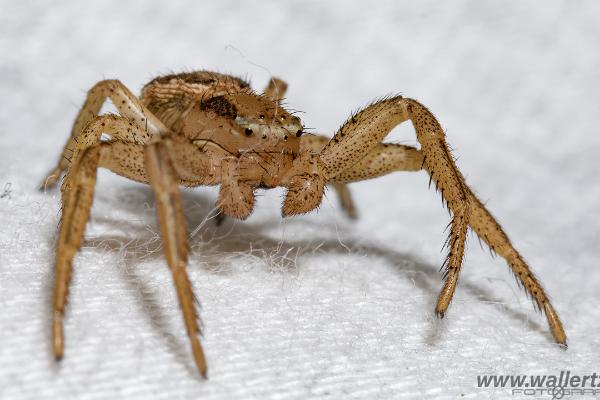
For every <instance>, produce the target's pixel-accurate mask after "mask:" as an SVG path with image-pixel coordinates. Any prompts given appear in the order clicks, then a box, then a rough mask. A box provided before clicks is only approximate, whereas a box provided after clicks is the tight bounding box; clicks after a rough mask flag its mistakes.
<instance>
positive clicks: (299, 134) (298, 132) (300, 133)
mask: <svg viewBox="0 0 600 400" xmlns="http://www.w3.org/2000/svg"><path fill="white" fill-rule="evenodd" d="M303 133H304V131H303V130H302V129H298V131H297V132H296V137H300V136H302V134H303Z"/></svg>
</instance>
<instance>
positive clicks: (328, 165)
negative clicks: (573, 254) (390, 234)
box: [42, 71, 566, 377]
mask: <svg viewBox="0 0 600 400" xmlns="http://www.w3.org/2000/svg"><path fill="white" fill-rule="evenodd" d="M286 89H287V84H286V83H285V82H284V81H282V80H281V79H278V78H271V80H270V81H269V84H268V85H267V87H266V89H265V90H264V92H263V93H262V94H258V93H256V92H254V91H253V90H252V88H251V87H250V84H249V83H248V82H246V81H244V80H242V79H240V78H237V77H234V76H230V75H225V74H221V73H215V72H208V71H195V72H187V73H180V74H171V75H166V76H160V77H158V78H156V79H154V80H152V81H150V82H149V83H148V84H146V85H145V86H144V87H143V89H142V93H141V96H140V97H136V96H135V95H133V94H132V93H131V91H130V90H129V89H128V88H127V87H126V86H125V85H123V84H122V83H121V82H120V81H118V80H103V81H100V82H98V83H97V84H96V85H94V86H93V87H92V88H91V89H90V90H89V91H88V93H87V99H86V101H85V103H84V104H83V106H82V108H81V110H80V111H79V114H78V115H77V118H76V119H75V122H74V125H73V128H72V131H71V136H70V138H69V139H68V141H67V143H66V144H65V146H64V149H63V151H62V154H61V156H60V158H59V161H58V164H57V166H56V167H55V168H54V169H52V170H51V171H50V172H49V173H48V175H47V177H46V178H45V179H44V181H43V183H42V187H44V188H45V187H50V186H53V185H55V184H56V182H57V181H58V180H59V178H60V177H61V175H62V174H63V173H64V172H65V171H66V174H65V177H64V179H63V182H62V186H61V200H62V213H61V217H60V230H59V238H58V242H57V246H56V264H55V283H54V292H53V310H54V315H53V320H52V343H53V352H54V356H55V358H56V359H57V360H60V359H61V358H62V356H63V352H64V334H63V318H64V313H65V305H66V302H67V294H68V287H69V281H70V278H71V271H72V262H73V257H74V256H75V254H76V253H77V251H78V249H79V247H80V245H81V240H82V237H83V234H84V229H85V225H86V223H87V220H88V218H89V214H90V208H91V205H92V201H93V196H94V186H95V182H96V172H97V169H98V168H99V167H103V168H108V169H109V170H111V171H113V172H115V173H117V174H119V175H122V176H124V177H126V178H129V179H132V180H135V181H139V182H143V183H147V184H150V185H151V187H152V189H153V192H154V195H155V199H156V209H157V214H158V221H159V226H160V235H161V237H162V240H163V243H164V254H165V257H166V259H167V264H168V266H169V268H170V271H171V273H172V276H173V281H174V284H175V288H176V291H177V296H178V300H179V305H180V307H181V311H182V312H183V319H184V323H185V327H186V331H187V335H188V336H189V340H190V343H191V349H192V353H193V357H194V361H195V364H196V366H197V368H198V371H199V372H200V374H201V375H202V376H203V377H206V376H207V363H206V360H205V357H204V353H203V350H202V346H201V345H200V341H199V339H198V335H199V333H200V328H199V324H198V314H197V311H196V308H195V303H194V300H195V298H194V293H193V291H192V286H191V284H190V281H189V278H188V275H187V272H186V266H187V263H188V238H187V232H186V226H185V221H184V217H183V210H182V206H181V200H180V195H179V185H183V186H188V187H189V186H199V185H220V192H219V198H218V201H217V207H218V209H219V211H220V214H221V215H223V216H230V217H234V218H239V219H245V218H247V217H248V216H249V215H250V214H251V213H252V210H253V208H254V192H255V190H256V189H257V188H265V189H270V188H274V187H277V186H283V187H285V188H287V192H286V195H285V200H284V202H283V206H282V215H283V216H284V217H285V216H289V215H296V214H303V213H307V212H309V211H311V210H314V209H315V208H317V207H318V206H319V204H320V203H321V200H322V197H323V193H324V190H325V187H326V186H327V185H331V186H332V187H333V188H335V189H336V191H337V192H338V194H339V196H340V199H341V203H342V207H343V208H344V209H345V211H346V212H347V213H348V215H350V216H351V217H354V216H355V215H356V212H355V209H354V205H353V204H352V199H351V197H350V193H349V191H348V189H347V187H346V184H347V183H350V182H355V181H361V180H365V179H371V178H375V177H378V176H381V175H385V174H388V173H391V172H394V171H420V170H423V169H424V170H425V171H427V172H428V173H429V176H430V183H431V182H434V183H435V185H436V188H437V189H438V190H439V192H440V193H441V195H442V197H443V200H444V202H445V204H446V205H447V207H448V208H449V210H450V211H451V216H452V219H451V221H450V224H449V236H448V239H447V243H446V245H447V247H448V255H447V257H446V259H445V261H444V263H443V265H442V268H443V269H444V274H443V279H444V283H443V287H442V290H441V292H440V294H439V297H438V300H437V304H436V307H435V312H436V314H437V315H438V316H439V317H441V318H443V316H444V314H445V313H446V310H447V308H448V306H449V304H450V301H451V300H452V297H453V295H454V291H455V289H456V285H457V282H458V277H459V274H460V270H461V266H462V259H463V253H464V249H465V239H466V236H467V231H468V229H469V228H471V229H472V230H474V231H475V232H476V233H477V235H478V236H479V238H480V239H481V240H483V242H485V243H486V244H487V246H489V248H490V250H491V251H492V252H494V253H497V254H499V255H500V256H502V257H503V258H504V259H505V260H506V262H507V263H508V266H509V267H510V269H511V270H512V272H513V273H514V275H515V277H516V278H517V281H518V283H519V284H520V286H522V287H523V288H524V289H525V291H526V293H527V294H528V295H529V296H530V297H531V298H532V299H533V301H534V305H535V306H536V308H537V309H538V310H543V312H544V313H545V315H546V318H547V321H548V325H549V327H550V331H551V332H552V335H553V337H554V340H555V341H556V342H558V343H559V344H561V345H563V346H565V347H566V336H565V333H564V330H563V327H562V324H561V322H560V319H559V317H558V314H557V313H556V311H555V310H554V308H553V307H552V305H551V304H550V301H549V299H548V296H547V295H546V293H545V292H544V289H543V288H542V286H541V284H540V282H539V281H538V279H537V278H536V277H535V275H534V274H533V272H532V271H531V269H530V268H529V266H528V265H527V263H526V262H525V260H524V259H523V257H522V256H521V255H520V254H519V253H518V252H517V250H515V248H514V247H513V245H512V244H511V242H510V240H509V239H508V237H507V235H506V234H505V233H504V231H503V230H502V228H501V227H500V225H499V224H498V222H496V220H495V219H494V217H493V216H492V214H490V212H489V211H488V210H487V209H486V208H485V207H484V205H483V204H482V203H481V201H479V200H478V199H477V197H476V196H475V194H474V193H473V191H472V190H471V189H470V188H469V187H468V186H467V184H466V182H465V179H464V177H463V176H462V174H461V173H460V171H459V170H458V168H457V167H456V164H455V160H454V158H453V156H452V154H451V152H450V148H449V146H448V144H447V143H446V138H445V133H444V131H443V130H442V128H441V127H440V124H439V123H438V121H437V120H436V118H435V117H434V116H433V114H432V113H431V112H430V111H429V110H428V109H427V108H426V107H425V106H423V105H422V104H421V103H419V102H418V101H416V100H413V99H410V98H405V97H402V96H393V97H386V98H383V99H380V100H378V101H376V102H374V103H372V104H370V105H369V106H367V107H365V108H363V109H362V110H361V111H359V112H357V113H354V114H352V115H351V116H350V118H348V120H346V121H345V122H344V124H343V125H342V126H341V127H340V128H339V130H338V131H337V133H336V134H335V136H334V137H333V138H332V139H331V140H330V139H328V138H326V137H324V136H320V135H313V134H304V128H303V125H302V123H301V121H300V119H299V118H298V117H297V116H296V115H293V114H292V113H290V112H289V111H287V110H286V109H285V107H284V106H283V105H282V104H281V102H282V99H283V96H284V94H285V92H286ZM107 99H110V100H111V102H112V103H113V104H114V106H115V107H116V109H117V110H118V112H119V114H104V115H98V114H99V112H100V109H101V107H102V105H103V103H104V102H105V101H106V100H107ZM407 120H410V121H411V122H412V124H413V126H414V129H415V132H416V136H417V140H418V142H419V144H420V149H418V148H415V147H410V146H404V145H400V144H388V143H382V140H383V139H384V138H385V137H386V136H387V135H388V133H389V132H390V131H391V130H392V129H393V128H394V127H395V126H396V125H398V124H400V123H402V122H404V121H407Z"/></svg>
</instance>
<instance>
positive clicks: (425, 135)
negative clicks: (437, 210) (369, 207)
mask: <svg viewBox="0 0 600 400" xmlns="http://www.w3.org/2000/svg"><path fill="white" fill-rule="evenodd" d="M407 119H410V120H411V121H412V123H413V126H414V128H415V131H416V134H417V139H418V141H419V143H420V144H421V150H420V151H418V150H416V149H414V148H408V147H406V146H399V145H383V144H378V143H379V142H380V141H381V140H382V139H383V138H384V137H385V136H386V135H387V134H388V133H389V132H390V130H391V129H392V128H393V127H394V126H396V125H398V124H399V123H401V122H403V121H406V120H407ZM382 146H383V147H382ZM321 160H322V161H323V163H324V170H325V174H326V178H327V180H328V181H334V182H342V183H345V182H351V181H357V180H363V179H369V178H371V177H376V176H380V175H384V174H386V173H389V172H392V171H398V170H402V171H406V170H410V171H416V170H419V169H421V168H423V169H425V170H427V172H428V173H429V174H430V176H431V180H433V181H434V182H435V183H436V187H437V188H438V190H439V191H440V192H441V194H442V196H443V198H444V200H445V201H446V202H447V204H448V206H449V208H450V210H451V211H452V222H451V230H450V236H449V248H450V249H449V254H448V257H447V259H446V261H445V263H444V266H445V267H446V271H445V283H444V286H443V288H442V290H441V293H440V296H439V298H438V302H437V305H436V313H438V315H440V316H443V315H444V313H445V312H446V310H447V308H448V305H449V304H450V301H451V300H452V296H453V294H454V291H455V289H456V284H457V281H458V276H459V272H460V268H461V264H462V256H463V252H464V242H465V239H466V232H467V226H471V228H472V229H474V230H475V232H476V233H477V235H478V236H479V237H481V238H482V239H483V241H484V242H485V243H486V244H487V245H488V246H489V247H490V248H491V249H492V250H493V251H495V252H496V253H498V254H499V255H501V256H502V257H503V258H504V259H505V260H506V261H507V263H508V265H509V267H510V268H511V270H512V272H513V273H514V274H515V276H516V277H517V279H518V281H519V282H520V284H521V285H522V286H523V287H524V289H525V291H526V292H527V294H528V295H530V296H531V297H532V298H533V299H534V300H535V304H536V305H537V306H538V307H539V308H540V309H542V310H543V311H544V312H545V314H546V318H547V320H548V325H549V326H550V329H551V331H552V335H553V336H554V339H555V341H556V342H558V343H560V344H563V345H566V335H565V333H564V330H563V327H562V324H561V322H560V319H559V317H558V314H557V313H556V311H555V310H554V308H553V307H552V305H551V304H550V301H549V299H548V297H547V295H546V294H545V292H544V289H543V288H542V286H541V284H540V283H539V282H538V280H537V279H536V278H535V275H534V274H533V272H532V271H531V270H530V268H529V266H528V265H527V263H526V262H525V261H524V260H523V258H522V256H521V255H520V254H519V253H518V252H517V251H516V250H515V249H514V247H513V246H512V244H511V242H510V241H509V239H508V237H507V235H506V234H505V233H504V231H503V230H502V228H501V227H500V225H499V224H498V223H497V221H496V220H495V219H494V217H493V216H492V215H491V214H490V213H489V211H487V209H486V208H485V207H484V205H483V204H482V203H481V202H480V201H479V200H478V199H477V197H476V196H475V195H474V194H473V192H472V191H471V189H470V188H469V187H468V186H467V185H466V182H465V180H464V178H463V176H462V174H461V173H460V172H459V171H458V169H457V167H456V164H455V163H454V158H453V157H452V155H451V153H450V149H449V148H448V145H447V143H446V140H445V135H444V132H443V130H442V128H441V126H440V125H439V123H438V122H437V120H436V119H435V117H434V116H433V114H431V112H430V111H429V110H427V108H426V107H425V106H423V105H422V104H420V103H418V102H417V101H415V100H412V99H404V98H402V97H393V98H389V99H385V100H382V101H380V102H377V103H375V104H372V105H370V106H368V107H367V108H365V109H364V110H362V111H361V112H359V113H358V114H356V115H353V116H352V117H351V118H350V119H348V121H346V123H345V124H344V125H343V126H342V127H341V128H340V130H339V131H338V133H337V134H336V135H335V137H334V138H333V139H332V140H331V141H330V142H329V144H328V145H327V146H326V147H325V148H324V149H323V151H322V152H321ZM361 171H363V172H361Z"/></svg>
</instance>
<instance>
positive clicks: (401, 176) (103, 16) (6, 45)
mask: <svg viewBox="0 0 600 400" xmlns="http://www.w3.org/2000/svg"><path fill="white" fill-rule="evenodd" d="M1 4H2V6H1V9H2V11H1V13H0V93H1V94H2V96H1V97H0V149H1V150H2V152H1V156H0V221H1V225H2V229H0V310H1V312H0V398H1V399H11V400H12V399H15V400H16V399H42V398H44V399H45V398H48V399H50V398H53V399H75V398H77V399H106V398H115V397H116V396H118V397H122V398H130V399H146V398H157V399H189V398H198V399H207V400H208V399H235V398H240V399H305V398H314V399H402V398H449V399H454V398H457V397H463V398H477V399H479V398H486V397H489V398H503V397H510V398H514V397H511V396H510V391H509V390H508V389H502V388H496V389H493V388H486V389H484V388H478V387H477V376H478V375H482V374H557V373H559V372H560V371H561V370H571V371H572V372H573V373H579V374H590V373H592V372H595V371H594V369H596V370H597V367H598V360H599V359H600V358H599V356H600V351H599V350H598V348H599V342H600V339H599V338H598V336H597V335H598V331H599V322H598V321H599V320H600V308H599V307H598V303H599V302H600V291H599V289H598V287H599V285H600V270H599V268H598V260H599V258H600V246H599V239H600V234H599V232H600V219H599V216H598V207H599V206H600V185H599V176H600V162H599V161H598V153H599V152H600V132H599V130H598V115H599V107H600V51H599V49H600V25H599V24H598V21H599V19H600V3H599V2H597V1H579V2H566V1H564V2H561V1H545V2H539V1H520V2H512V3H506V2H504V1H496V0H493V1H486V2H481V1H475V0H472V1H467V0H463V1H453V2H438V1H420V2H398V1H383V2H378V3H377V6H374V5H367V3H366V2H361V3H359V2H356V3H355V4H354V3H351V2H347V1H341V0H340V1H333V2H323V3H322V2H316V1H315V2H311V1H309V2H305V1H290V2H276V1H273V2H269V1H260V2H259V1H253V2H235V1H228V0H222V1H220V2H218V3H217V2H214V3H209V2H202V4H201V3H200V2H194V1H188V2H184V1H181V2H175V1H173V2H165V1H156V0H152V1H145V2H127V3H126V2H122V1H116V0H104V1H102V2H75V1H73V2H66V1H55V2H44V1H28V2H9V1H1ZM509 4H510V5H509ZM194 69H209V70H216V71H220V72H226V73H232V74H235V75H240V76H245V77H247V78H248V79H250V80H251V82H252V84H253V86H254V87H255V88H257V89H259V90H260V89H262V87H263V86H264V85H265V83H266V82H267V80H268V79H269V76H270V75H276V76H280V77H282V78H284V79H286V80H287V81H288V83H289V85H290V86H289V91H288V94H287V104H288V105H289V107H291V108H294V109H298V110H302V111H303V112H304V113H303V114H301V117H302V118H303V122H304V123H305V125H306V126H307V127H310V128H314V129H315V131H317V132H321V133H324V134H327V135H330V136H331V135H333V133H334V132H335V130H336V129H337V127H339V125H340V124H341V123H342V122H343V121H344V120H345V118H347V117H348V116H349V115H350V112H351V111H353V110H357V109H358V108H359V107H361V106H364V105H365V104H368V103H369V102H370V101H372V100H373V99H376V98H378V97H380V96H383V95H386V94H391V93H402V94H404V95H406V96H410V97H414V98H416V99H418V100H419V101H421V102H422V103H424V104H425V105H427V106H428V107H429V108H430V109H431V110H432V111H433V112H434V113H435V115H436V116H437V117H438V118H439V120H440V122H441V124H442V125H443V127H444V129H445V130H446V132H447V138H448V141H449V143H450V145H451V146H452V148H453V149H454V154H455V155H456V156H457V157H458V161H457V162H458V166H459V168H460V169H461V171H462V172H463V173H464V175H465V176H466V178H467V181H468V183H469V184H470V185H471V186H472V187H473V188H474V190H475V191H476V192H477V193H478V195H479V196H480V197H481V199H482V200H484V201H485V202H486V203H487V205H488V206H489V208H490V210H491V211H492V212H493V214H494V215H495V216H496V217H497V218H498V220H499V221H500V223H501V224H502V225H503V227H504V228H505V229H506V231H507V233H508V234H509V236H510V237H511V240H512V241H513V243H514V244H515V246H516V247H517V249H518V250H519V251H520V252H521V253H522V254H523V255H524V256H525V258H526V259H527V260H528V261H529V263H530V265H531V266H532V268H533V269H534V271H535V272H536V274H537V275H538V276H539V278H540V279H541V281H542V283H543V284H544V287H545V288H546V289H547V291H548V292H549V294H550V296H551V298H552V300H553V303H554V306H555V308H556V309H557V311H558V312H559V314H560V315H561V317H562V319H563V322H564V324H565V329H566V332H567V335H568V338H569V349H568V350H567V351H563V350H561V349H560V348H558V346H556V345H554V344H553V342H552V338H551V335H550V333H549V330H548V327H547V324H546V321H545V319H544V317H542V316H540V315H539V314H538V313H536V312H535V311H534V309H533V307H532V305H531V301H530V300H529V299H527V298H526V296H525V295H524V293H523V292H522V291H521V290H520V289H519V288H518V286H517V285H516V283H515V280H514V279H513V277H512V276H511V274H510V273H509V271H508V268H507V267H506V264H505V262H504V260H502V259H500V258H492V257H490V255H489V252H488V251H487V249H481V248H480V246H479V244H478V241H477V240H476V237H475V236H474V235H470V237H469V240H468V248H467V253H466V258H465V261H464V267H463V271H462V275H461V280H460V283H459V287H458V290H457V292H456V295H455V298H454V301H453V303H452V305H451V308H450V310H449V312H448V314H447V317H446V318H444V320H442V321H440V320H438V319H437V318H436V317H435V316H434V314H433V308H434V304H435V301H436V298H437V294H438V292H439V289H440V288H441V274H440V273H439V272H438V269H439V267H440V266H441V264H442V261H443V258H444V253H443V252H442V253H440V249H441V247H442V245H443V243H444V240H445V235H446V234H445V233H444V227H445V226H446V225H447V224H448V222H449V216H448V213H447V211H446V210H444V208H443V207H442V204H441V201H440V195H439V194H438V193H436V192H435V191H434V190H433V188H432V189H429V188H428V176H427V174H426V173H425V172H419V173H398V174H393V175H390V176H386V177H383V178H379V179H376V180H373V181H369V182H361V183H357V184H353V185H352V186H351V189H352V192H353V195H354V199H355V201H356V204H357V206H358V208H359V213H360V219H359V220H358V221H356V222H352V221H349V220H348V219H347V218H345V216H344V214H343V213H342V212H341V210H340V208H339V205H338V203H337V199H336V196H335V194H334V193H332V192H328V196H327V197H326V199H325V200H324V202H323V205H322V207H321V208H320V209H319V211H318V212H313V213H311V214H309V215H307V216H303V217H296V218H289V219H285V220H282V219H281V218H280V205H281V197H282V194H283V190H280V189H276V190H272V191H269V192H264V191H262V192H260V196H259V198H258V201H257V207H256V211H255V213H254V214H253V215H252V216H251V217H250V218H249V219H248V220H247V221H245V222H239V221H233V220H228V221H226V222H225V223H224V224H223V225H222V226H221V227H216V226H215V223H214V220H213V219H207V216H209V215H210V213H211V212H212V211H213V207H214V202H215V200H216V195H217V191H216V189H215V188H197V189H185V190H183V191H182V193H183V201H184V207H185V211H186V217H187V222H188V226H189V227H190V234H191V239H190V243H191V248H192V252H191V256H190V263H189V273H190V276H191V279H192V282H193V285H194V288H195V291H196V293H197V295H198V297H199V299H200V301H201V303H202V311H201V315H202V321H203V324H204V336H203V339H202V342H203V345H204V348H205V350H206V355H207V359H208V362H209V375H210V379H209V380H208V381H202V380H201V379H199V377H198V376H197V372H196V370H195V367H194V364H193V361H192V358H191V354H190V351H189V344H188V340H187V337H186V334H185V330H184V327H183V323H182V318H181V314H180V311H179V307H178V304H177V299H176V297H175V291H174V287H173V284H172V281H171V276H170V274H169V271H168V268H167V267H166V263H165V260H164V258H163V256H162V251H161V247H160V240H159V238H158V229H157V225H156V219H155V209H154V201H153V197H152V193H151V191H150V190H149V188H148V187H147V186H144V185H141V184H137V183H133V182H131V181H127V180H126V179H123V178H121V177H118V176H116V175H114V174H112V173H110V172H107V171H105V170H103V171H101V172H100V173H99V176H98V183H97V190H96V197H95V202H94V206H93V210H92V218H91V222H90V224H89V225H88V228H87V231H86V241H85V243H84V245H83V248H82V250H81V252H80V253H79V254H78V256H77V257H76V261H75V267H74V269H75V272H74V277H73V280H72V283H71V291H70V297H69V304H68V312H67V319H66V326H65V334H66V354H65V358H64V360H63V361H62V362H61V363H60V364H58V365H57V364H56V363H55V362H54V361H53V359H52V356H51V348H50V318H51V307H50V299H51V293H52V284H53V257H54V253H53V252H54V250H53V249H54V244H55V239H56V236H57V226H58V221H59V207H60V195H59V191H58V190H49V191H48V192H47V193H42V192H38V191H37V190H36V187H37V185H38V184H39V182H40V180H41V178H42V176H43V175H44V174H45V173H46V172H47V170H48V169H49V168H50V167H52V166H53V165H54V163H55V162H56V159H57V157H58V155H59V153H60V149H61V147H62V146H63V144H64V142H65V140H66V138H67V136H68V133H69V131H70V126H71V123H72V121H73V118H74V117H75V115H76V112H77V110H78V108H79V107H80V105H81V104H82V103H83V101H84V98H85V92H86V90H87V89H89V88H90V87H91V86H92V85H93V84H94V83H95V82H97V81H98V80H101V79H104V78H118V79H120V80H121V81H122V82H124V83H125V84H126V85H127V86H128V87H129V88H131V89H132V91H134V92H136V93H137V92H139V89H140V88H141V87H142V86H143V84H144V83H145V82H147V81H148V80H150V79H151V78H153V77H154V76H156V75H159V74H164V73H169V72H172V71H175V72H177V71H189V70H194ZM106 110H108V111H110V110H111V107H107V108H106ZM388 140H390V141H393V142H396V143H404V144H409V145H416V139H415V135H414V132H413V130H412V126H411V124H410V123H408V124H404V125H403V126H401V127H399V128H397V129H396V130H394V132H393V133H392V135H391V136H390V138H389V139H388ZM596 372H597V371H596Z"/></svg>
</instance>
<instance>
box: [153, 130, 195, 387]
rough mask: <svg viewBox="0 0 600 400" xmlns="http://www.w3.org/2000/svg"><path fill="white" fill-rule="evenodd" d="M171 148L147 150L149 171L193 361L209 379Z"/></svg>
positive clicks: (158, 146)
mask: <svg viewBox="0 0 600 400" xmlns="http://www.w3.org/2000/svg"><path fill="white" fill-rule="evenodd" d="M169 145H170V142H169V140H168V139H163V140H161V141H157V142H155V143H152V144H150V145H148V146H147V147H146V150H145V164H146V171H147V173H148V176H149V178H150V184H151V185H152V189H153V190H154V195H155V198H156V210H157V214H158V221H159V225H160V233H161V237H162V240H163V245H164V253H165V256H166V258H167V264H168V265H169V268H170V270H171V273H172V274H173V281H174V283H175V287H176V290H177V297H178V298H179V305H180V307H181V310H182V312H183V319H184V323H185V327H186V330H187V334H188V337H189V339H190V343H191V346H192V353H193V355H194V361H195V363H196V367H197V368H198V371H199V372H200V374H201V375H202V376H203V377H205V378H206V373H207V365H206V360H205V358H204V352H203V350H202V346H201V345H200V341H199V340H198V334H199V333H200V327H199V325H198V314H197V312H196V307H195V305H194V293H193V290H192V286H191V284H190V280H189V277H188V274H187V272H186V267H187V262H188V240H187V232H186V225H185V219H184V217H183V210H182V207H181V198H180V194H179V186H178V184H179V182H178V181H179V179H178V177H177V172H176V170H175V167H174V165H173V163H172V161H171V157H170V156H169V149H168V148H169Z"/></svg>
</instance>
